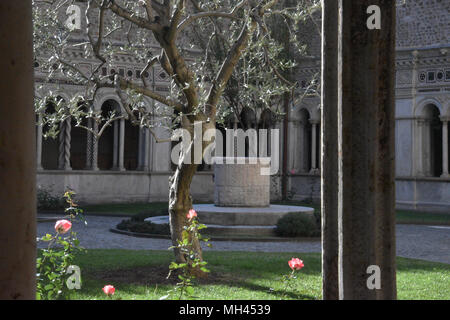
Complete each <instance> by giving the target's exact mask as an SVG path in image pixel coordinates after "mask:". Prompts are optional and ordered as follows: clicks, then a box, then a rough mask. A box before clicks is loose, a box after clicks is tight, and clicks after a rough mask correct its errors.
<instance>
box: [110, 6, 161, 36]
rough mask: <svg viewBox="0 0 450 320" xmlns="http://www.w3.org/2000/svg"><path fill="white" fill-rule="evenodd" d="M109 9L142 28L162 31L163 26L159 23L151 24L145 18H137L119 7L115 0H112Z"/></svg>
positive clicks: (132, 13)
mask: <svg viewBox="0 0 450 320" xmlns="http://www.w3.org/2000/svg"><path fill="white" fill-rule="evenodd" d="M109 9H111V11H112V12H114V13H115V14H117V15H118V16H119V17H122V18H124V19H126V20H128V21H130V22H132V23H134V24H135V25H138V26H139V27H141V28H144V29H147V30H151V31H155V32H158V31H161V25H160V24H158V23H154V22H150V21H148V20H146V19H144V18H141V17H139V16H137V15H136V14H135V13H134V12H131V11H129V10H128V9H125V8H123V7H121V6H119V5H118V4H117V3H116V1H115V0H110V5H109Z"/></svg>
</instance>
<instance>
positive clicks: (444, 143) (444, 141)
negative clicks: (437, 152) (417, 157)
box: [442, 119, 449, 178]
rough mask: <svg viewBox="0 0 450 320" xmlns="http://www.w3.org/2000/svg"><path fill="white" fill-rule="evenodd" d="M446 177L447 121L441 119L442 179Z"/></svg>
mask: <svg viewBox="0 0 450 320" xmlns="http://www.w3.org/2000/svg"><path fill="white" fill-rule="evenodd" d="M448 176H449V174H448V119H442V177H444V178H447V177H448Z"/></svg>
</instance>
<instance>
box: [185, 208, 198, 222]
mask: <svg viewBox="0 0 450 320" xmlns="http://www.w3.org/2000/svg"><path fill="white" fill-rule="evenodd" d="M196 216H197V212H196V211H195V210H194V209H191V210H189V213H188V214H187V218H188V219H189V220H191V219H192V218H194V217H196Z"/></svg>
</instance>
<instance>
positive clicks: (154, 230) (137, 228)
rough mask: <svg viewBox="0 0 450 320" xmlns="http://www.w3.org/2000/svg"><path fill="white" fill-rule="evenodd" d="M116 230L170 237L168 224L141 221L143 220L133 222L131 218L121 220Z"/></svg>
mask: <svg viewBox="0 0 450 320" xmlns="http://www.w3.org/2000/svg"><path fill="white" fill-rule="evenodd" d="M117 229H119V230H124V231H130V232H138V233H148V234H164V235H170V227H169V224H167V223H164V224H156V223H152V222H149V221H143V219H142V220H133V218H131V219H126V220H122V222H120V223H119V224H118V225H117Z"/></svg>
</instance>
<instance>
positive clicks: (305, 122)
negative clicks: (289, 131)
mask: <svg viewBox="0 0 450 320" xmlns="http://www.w3.org/2000/svg"><path fill="white" fill-rule="evenodd" d="M298 118H299V120H300V121H299V126H298V132H297V138H298V139H299V140H298V146H297V148H298V152H297V155H296V156H297V157H299V160H300V163H299V168H298V169H299V170H300V171H301V172H309V171H310V170H311V168H312V163H311V152H312V144H311V140H312V125H311V112H310V110H309V109H308V108H300V109H299V110H298Z"/></svg>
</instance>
